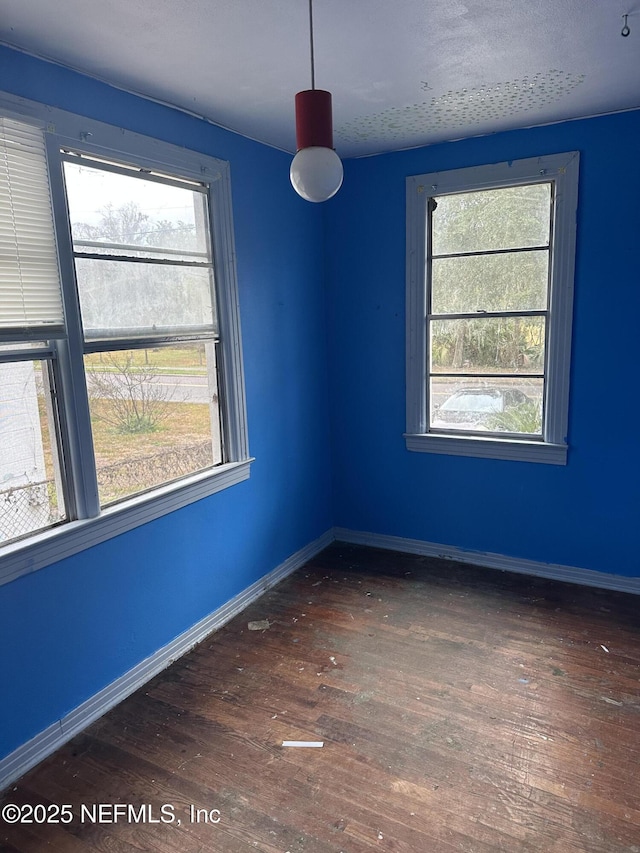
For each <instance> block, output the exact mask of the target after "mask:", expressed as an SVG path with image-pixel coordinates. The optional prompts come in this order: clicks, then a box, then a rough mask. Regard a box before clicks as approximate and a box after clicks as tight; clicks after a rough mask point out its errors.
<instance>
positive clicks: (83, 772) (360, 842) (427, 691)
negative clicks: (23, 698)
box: [0, 544, 640, 853]
mask: <svg viewBox="0 0 640 853" xmlns="http://www.w3.org/2000/svg"><path fill="white" fill-rule="evenodd" d="M638 603H639V602H638V599H637V598H636V597H633V596H627V595H623V594H619V593H611V592H604V591H601V590H594V589H586V588H581V587H576V586H571V585H565V584H558V583H553V582H549V581H543V580H539V579H533V578H527V577H524V576H517V575H511V574H507V573H502V572H496V571H491V570H488V569H481V568H476V567H472V566H463V565H460V564H457V563H453V562H447V561H440V560H433V559H429V558H424V557H417V556H410V555H402V554H396V553H393V552H386V551H379V550H376V549H371V548H363V547H356V546H349V545H341V544H335V545H333V546H331V547H330V548H328V549H327V550H326V551H324V552H323V553H322V554H320V555H319V556H317V557H316V558H315V559H314V560H312V561H311V562H310V563H309V564H308V565H307V566H306V567H305V568H303V569H301V570H300V571H298V572H297V573H296V574H295V575H293V576H292V577H290V578H288V579H287V580H285V581H284V582H283V583H281V584H280V585H279V586H278V587H276V588H275V589H274V590H272V591H270V592H269V593H267V594H266V595H265V596H264V597H263V598H262V599H261V600H260V601H258V602H256V603H254V604H253V605H252V606H251V607H250V608H249V609H248V610H247V611H245V612H244V613H243V614H241V615H240V616H238V617H236V618H235V619H234V620H233V621H231V622H230V623H229V624H228V625H226V626H225V627H224V628H223V629H221V630H220V631H218V632H217V633H216V634H214V635H212V636H211V637H210V638H208V639H207V640H206V641H204V642H203V643H202V644H201V645H200V646H199V647H198V648H196V649H195V650H194V651H193V652H192V653H190V654H189V655H187V656H186V657H184V658H182V659H181V660H179V661H177V662H176V663H175V664H173V666H171V667H170V669H168V670H166V671H165V672H164V673H162V674H161V675H159V676H158V677H156V678H155V679H154V680H153V681H151V682H149V684H147V685H146V686H145V687H144V688H143V689H142V690H140V691H139V692H138V693H136V694H135V695H133V696H132V697H130V698H129V699H128V700H126V701H125V702H123V703H122V704H121V705H120V706H118V707H117V708H115V709H114V710H113V711H111V712H110V713H109V714H107V715H106V716H105V717H103V718H102V719H101V720H99V721H98V722H97V723H95V724H94V725H92V726H91V727H90V728H89V729H88V730H87V731H86V732H84V733H83V734H82V735H80V736H78V737H76V738H75V739H74V740H73V741H71V742H70V743H69V744H68V745H66V746H65V747H63V748H62V749H60V750H59V751H58V752H57V753H56V754H55V755H54V756H52V757H51V758H49V759H47V760H46V761H45V762H43V763H42V764H41V765H40V766H39V767H37V768H36V769H35V770H33V771H32V772H31V773H29V774H28V775H27V776H25V777H24V778H23V779H22V780H21V781H20V782H19V783H17V784H16V785H15V786H13V787H12V788H11V789H10V790H9V791H7V792H5V794H4V796H3V797H2V798H1V799H2V803H4V804H6V803H15V804H18V805H20V806H21V805H23V804H25V805H26V804H31V805H33V806H34V807H35V806H42V805H44V806H49V804H57V805H62V804H70V805H71V806H72V812H73V819H72V820H71V822H70V823H69V824H66V825H63V824H57V825H44V824H37V823H33V824H28V825H9V824H7V823H6V822H2V821H1V820H0V849H2V850H3V851H11V853H15V851H21V853H27V852H28V853H31V851H44V850H47V851H48V850H52V851H56V853H67V851H68V853H87V851H93V850H95V851H105V853H107V851H108V853H120V851H123V853H124V851H138V853H139V851H159V853H169V851H171V853H173V852H174V851H179V853H201V851H202V853H204V851H219V853H248V851H252V850H258V851H264V853H287V851H289V853H341V851H342V853H369V851H374V850H375V851H396V853H453V851H464V853H498V851H505V853H640V726H639V722H640V697H639V689H640V667H639V663H640V627H639V621H638V615H637V614H638ZM256 620H268V621H269V628H268V629H263V630H249V629H248V623H249V622H250V621H256ZM284 740H303V741H323V742H324V746H323V747H322V748H317V749H310V748H287V747H283V746H282V742H283V741H284ZM100 803H102V804H105V806H106V807H105V808H104V809H103V812H102V818H104V819H103V820H102V822H98V821H99V819H100V814H99V813H98V812H94V811H92V809H94V807H95V806H96V805H97V804H100ZM82 804H84V805H85V807H86V808H87V809H88V811H85V812H84V815H83V813H82ZM115 804H124V807H125V808H126V805H127V804H130V805H131V806H132V807H133V813H126V812H125V813H124V814H122V813H118V812H116V810H115ZM142 806H145V809H143V810H141V807H142ZM163 806H164V807H165V811H164V812H163V811H162V807H163ZM191 806H194V807H195V809H197V810H202V811H198V812H196V811H193V812H191V811H190V807H191ZM216 810H217V811H216ZM36 812H37V809H36V810H35V811H34V814H35V813H36ZM50 813H51V812H50ZM94 814H95V819H96V822H94V821H93V817H94ZM141 816H142V817H143V818H145V819H146V822H136V818H140V817H141ZM196 816H197V817H199V821H193V822H192V820H191V818H192V817H196ZM116 818H117V822H116ZM171 818H173V822H159V823H154V822H152V821H162V820H165V821H169V820H170V819H171ZM205 818H206V819H205ZM214 821H215V822H214Z"/></svg>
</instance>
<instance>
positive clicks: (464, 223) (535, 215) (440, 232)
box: [432, 183, 551, 255]
mask: <svg viewBox="0 0 640 853" xmlns="http://www.w3.org/2000/svg"><path fill="white" fill-rule="evenodd" d="M436 201H437V205H438V206H437V208H436V210H435V211H434V212H433V214H432V229H433V230H432V253H433V254H434V255H444V254H452V253H454V254H457V253H459V252H483V251H484V252H486V251H489V250H493V249H515V248H524V247H526V246H547V245H548V244H549V222H550V204H551V184H548V183H547V184H529V185H527V186H522V187H505V188H504V189H497V190H481V191H480V192H471V193H460V194H458V195H447V196H438V197H437V198H436Z"/></svg>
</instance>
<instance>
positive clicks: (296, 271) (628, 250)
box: [0, 47, 640, 757]
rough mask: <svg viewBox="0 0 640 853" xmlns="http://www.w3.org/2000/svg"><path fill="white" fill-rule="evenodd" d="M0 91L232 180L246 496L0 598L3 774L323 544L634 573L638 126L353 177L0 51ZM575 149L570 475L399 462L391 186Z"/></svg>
mask: <svg viewBox="0 0 640 853" xmlns="http://www.w3.org/2000/svg"><path fill="white" fill-rule="evenodd" d="M0 89H2V90H5V91H7V92H10V93H12V94H16V95H19V96H23V97H26V98H30V99H33V100H36V101H41V102H43V103H45V104H50V105H51V106H55V107H59V108H61V109H66V110H69V111H72V112H76V113H80V114H83V115H86V116H89V117H92V118H95V119H98V120H101V121H104V122H108V123H111V124H115V125H117V126H122V127H126V128H128V129H130V130H133V131H137V132H139V133H144V134H147V135H149V136H154V137H157V138H159V139H163V140H166V141H168V142H171V143H174V144H177V145H184V146H188V147H190V148H194V149H196V150H200V151H203V152H205V153H207V154H211V155H213V156H216V157H220V158H222V159H226V160H228V161H229V162H230V164H231V181H232V193H233V205H234V221H235V238H236V249H237V265H238V279H239V291H240V316H241V323H242V340H243V353H244V362H245V380H246V391H247V410H248V419H249V443H250V450H251V454H252V456H254V457H255V462H254V463H253V465H252V468H251V477H250V479H249V480H247V481H245V482H243V483H240V484H238V485H236V486H233V487H231V488H229V489H227V490H225V491H223V492H219V493H217V494H215V495H212V496H211V497H209V498H206V499H203V500H201V501H198V502H197V503H194V504H192V505H190V506H187V507H185V508H183V509H181V510H178V511H176V512H174V513H172V514H171V515H168V516H165V517H163V518H160V519H157V520H156V521H153V522H151V523H149V524H146V525H144V526H142V527H139V528H137V529H135V530H133V531H130V532H128V533H125V534H122V535H121V536H119V537H117V538H115V539H112V540H110V541H108V542H105V543H103V544H101V545H98V546H95V547H93V548H91V549H89V550H87V551H85V552H82V553H79V554H76V555H75V556H73V557H70V558H69V559H66V560H64V561H62V562H60V563H57V564H55V565H52V566H49V567H47V568H44V569H41V570H40V571H38V572H35V573H33V574H32V575H29V576H24V577H22V578H20V579H19V580H17V581H15V582H13V583H9V584H6V585H5V586H3V587H0V644H1V645H0V648H2V654H1V656H0V695H1V698H2V702H0V757H1V756H4V755H6V754H8V753H10V752H11V751H12V750H14V749H16V748H17V747H18V746H20V745H21V744H23V743H25V742H26V741H28V740H29V739H30V738H32V737H33V736H35V735H36V734H38V733H39V732H40V731H42V730H43V729H45V728H46V727H47V726H49V725H50V724H51V723H53V722H55V721H56V720H58V719H60V718H62V717H63V716H64V715H65V714H67V713H68V712H70V711H71V710H72V709H73V708H75V707H77V706H78V705H79V704H80V703H82V702H83V701H85V700H86V699H88V698H89V697H91V696H92V695H94V694H95V693H96V692H98V691H99V690H100V689H101V688H103V687H105V686H106V685H108V684H110V683H111V682H113V681H114V680H115V679H117V678H118V677H119V676H121V675H123V673H125V672H127V671H128V670H129V669H131V668H132V667H133V666H135V665H136V664H138V663H139V662H140V661H142V660H143V659H144V658H146V657H148V656H149V655H151V654H153V653H154V652H155V651H157V650H158V649H159V648H161V647H162V646H164V645H165V644H167V643H168V642H170V641H171V640H172V639H174V638H175V637H176V636H178V635H179V634H180V633H182V632H183V631H185V630H187V629H188V628H189V627H191V626H192V625H194V624H195V623H196V622H198V621H199V620H200V619H202V618H204V617H205V616H206V615H208V614H209V613H211V612H212V611H214V610H216V609H217V608H218V607H220V606H221V605H222V604H223V603H225V602H226V601H228V600H229V599H230V598H232V597H233V596H234V595H236V594H237V593H239V592H240V591H241V590H243V589H245V588H246V587H248V586H249V585H250V584H252V583H253V582H255V581H256V580H258V579H259V578H260V577H262V576H263V575H265V574H266V573H267V572H269V571H270V570H272V569H274V568H275V567H276V566H278V565H279V564H280V563H282V562H283V561H284V560H286V559H287V557H289V556H290V555H291V554H293V553H295V552H296V551H297V550H299V549H300V548H302V547H304V546H305V545H307V544H308V543H309V542H311V541H313V540H315V539H316V538H318V537H319V536H321V535H322V534H323V533H325V532H326V531H327V530H330V529H331V528H332V527H334V526H335V527H343V528H349V529H351V530H359V531H368V532H371V533H376V534H386V535H392V536H398V537H406V538H411V539H419V540H425V541H427V542H436V543H443V544H448V545H451V546H454V547H456V548H462V549H468V550H473V551H481V552H491V553H495V554H503V555H507V556H514V557H519V558H523V559H530V560H537V561H542V562H552V563H557V564H563V565H567V566H576V567H580V568H585V569H594V570H597V571H600V572H608V573H612V574H622V575H628V576H638V575H640V568H639V566H638V557H637V550H636V548H635V540H634V537H633V530H634V522H635V520H636V518H638V516H639V510H640V506H639V503H640V500H639V490H638V485H637V483H638V449H637V448H638V439H637V435H636V422H637V415H636V409H637V406H635V404H634V399H635V396H636V393H635V386H636V382H635V376H636V364H637V361H638V353H637V348H638V347H637V341H638V334H637V329H636V326H637V317H638V316H640V272H639V269H640V265H639V264H638V260H637V255H636V252H637V248H636V240H637V234H638V224H639V217H638V199H639V198H640V165H639V160H638V146H637V140H638V139H639V138H640V112H633V113H625V114H618V115H613V116H608V117H602V118H596V119H590V120H584V121H576V122H570V123H566V124H561V125H555V126H550V127H544V128H536V129H531V130H526V131H518V132H511V133H502V134H497V135H495V136H488V137H482V138H478V139H471V140H466V141H462V142H456V143H449V144H446V145H437V146H431V147H428V148H423V149H417V150H414V151H407V152H402V153H398V154H390V155H384V156H379V157H371V158H366V159H362V160H355V161H348V162H347V163H346V164H345V181H344V185H343V187H342V189H341V191H340V193H339V194H338V195H337V196H336V197H335V198H334V199H332V200H331V201H330V202H328V203H327V204H325V205H309V204H308V203H306V202H304V201H302V200H301V199H299V198H298V197H297V196H296V195H295V193H294V192H293V190H292V189H291V187H290V184H289V180H288V169H289V162H290V157H289V156H288V155H286V154H284V153H282V152H279V151H276V150H273V149H270V148H268V147H266V146H263V145H260V144H258V143H255V142H252V141H250V140H248V139H245V138H243V137H241V136H238V135H235V134H233V133H230V132H228V131H225V130H222V129H220V128H218V127H215V126H213V125H211V124H209V123H207V122H204V121H201V120H199V119H197V118H194V117H190V116H188V115H186V114H184V113H180V112H178V111H176V110H172V109H170V108H168V107H165V106H162V105H160V104H156V103H153V102H150V101H145V100H143V99H141V98H138V97H136V96H134V95H131V94H128V93H125V92H122V91H119V90H117V89H114V88H112V87H109V86H107V85H105V84H102V83H100V82H97V81H95V80H92V79H90V78H87V77H84V76H82V75H79V74H77V73H75V72H72V71H69V70H67V69H64V68H61V67H58V66H55V65H51V64H48V63H44V62H41V61H40V60H37V59H34V58H32V57H29V56H26V55H24V54H21V53H18V52H15V51H11V50H9V49H7V48H3V47H0ZM574 149H577V150H579V151H580V152H581V178H580V195H579V215H578V255H577V265H576V301H575V315H574V333H573V362H572V379H571V382H572V384H571V401H570V424H569V443H570V448H571V449H570V452H569V460H568V464H567V466H565V467H557V466H552V465H536V464H531V463H520V462H503V461H492V460H483V459H470V458H464V457H453V456H451V457H448V456H437V455H430V454H426V453H410V452H409V451H407V450H406V448H405V445H404V440H403V437H402V434H403V432H404V428H405V422H404V412H405V364H404V353H405V180H404V179H405V177H406V176H407V175H412V174H419V173H422V172H429V171H436V170H442V169H448V168H458V167H462V166H469V165H477V164H482V163H491V162H499V161H501V160H510V159H515V158H521V157H533V156H538V155H541V154H550V153H554V152H560V151H569V150H574Z"/></svg>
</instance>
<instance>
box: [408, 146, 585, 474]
mask: <svg viewBox="0 0 640 853" xmlns="http://www.w3.org/2000/svg"><path fill="white" fill-rule="evenodd" d="M578 159H579V157H578V153H577V152H572V153H569V154H561V155H554V156H549V157H541V158H536V159H532V160H520V161H513V162H511V163H502V164H497V165H492V166H485V167H474V168H469V169H460V170H455V171H451V172H442V173H434V174H428V175H418V176H414V177H411V178H409V179H408V180H407V228H408V231H407V250H408V262H407V330H408V339H407V395H408V397H407V432H406V442H407V448H408V449H409V450H416V451H425V452H434V453H450V454H455V455H464V456H488V457H491V458H498V459H500V458H504V459H516V460H521V461H541V462H550V463H555V464H564V463H565V462H566V453H567V438H566V433H567V421H568V392H569V366H570V365H569V357H570V340H571V312H572V294H573V265H574V254H575V216H576V206H577V182H578Z"/></svg>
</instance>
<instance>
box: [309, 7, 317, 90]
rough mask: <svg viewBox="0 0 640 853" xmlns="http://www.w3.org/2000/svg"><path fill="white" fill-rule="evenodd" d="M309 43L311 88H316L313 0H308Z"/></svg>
mask: <svg viewBox="0 0 640 853" xmlns="http://www.w3.org/2000/svg"><path fill="white" fill-rule="evenodd" d="M309 44H310V48H311V88H312V89H315V88H316V72H315V68H314V63H313V0H309Z"/></svg>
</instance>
